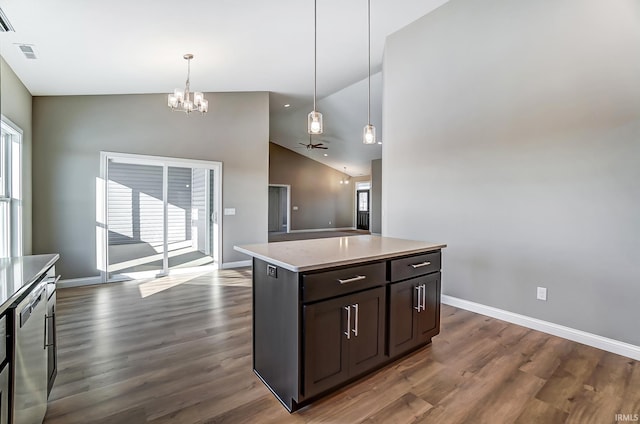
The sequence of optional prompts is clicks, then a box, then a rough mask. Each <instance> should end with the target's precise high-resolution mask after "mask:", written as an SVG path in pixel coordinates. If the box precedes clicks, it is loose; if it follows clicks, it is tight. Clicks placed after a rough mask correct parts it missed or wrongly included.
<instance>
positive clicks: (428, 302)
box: [389, 272, 440, 357]
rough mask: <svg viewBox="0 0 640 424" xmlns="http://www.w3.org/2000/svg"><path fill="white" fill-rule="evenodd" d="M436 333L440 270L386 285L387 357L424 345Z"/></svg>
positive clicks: (438, 328)
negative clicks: (387, 301) (387, 289)
mask: <svg viewBox="0 0 640 424" xmlns="http://www.w3.org/2000/svg"><path fill="white" fill-rule="evenodd" d="M439 332H440V273H439V272H436V273H433V274H428V275H425V276H422V277H416V278H412V279H410V280H406V281H402V282H399V283H394V284H390V285H389V356H390V357H395V356H398V355H400V354H402V353H404V352H407V351H409V350H411V349H414V348H416V347H417V346H420V345H422V344H425V343H427V342H429V341H430V340H431V338H432V337H433V336H435V335H436V334H438V333H439Z"/></svg>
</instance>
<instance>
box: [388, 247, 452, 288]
mask: <svg viewBox="0 0 640 424" xmlns="http://www.w3.org/2000/svg"><path fill="white" fill-rule="evenodd" d="M441 256H442V255H441V253H440V251H437V252H430V253H424V254H421V255H414V256H408V257H405V258H400V259H393V260H391V261H390V265H389V280H390V281H402V280H406V279H408V278H413V277H418V276H420V275H425V274H429V273H432V272H437V271H440V267H441V264H442V260H441Z"/></svg>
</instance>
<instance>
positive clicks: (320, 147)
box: [314, 146, 329, 150]
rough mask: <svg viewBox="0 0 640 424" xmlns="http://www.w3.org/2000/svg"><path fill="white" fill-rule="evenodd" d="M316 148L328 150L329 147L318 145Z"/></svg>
mask: <svg viewBox="0 0 640 424" xmlns="http://www.w3.org/2000/svg"><path fill="white" fill-rule="evenodd" d="M314 149H323V150H328V149H329V148H328V147H322V146H317V147H314Z"/></svg>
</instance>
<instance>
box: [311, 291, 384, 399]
mask: <svg viewBox="0 0 640 424" xmlns="http://www.w3.org/2000/svg"><path fill="white" fill-rule="evenodd" d="M384 314H385V290H384V287H378V288H375V289H369V290H365V291H363V292H360V293H356V294H352V295H348V296H341V297H338V298H335V299H331V300H325V301H322V302H318V303H314V304H311V305H305V306H304V307H303V320H304V336H303V337H304V348H305V356H304V359H303V362H304V395H305V396H307V397H309V396H314V395H316V394H319V393H321V392H323V391H325V390H327V389H330V388H332V387H335V386H337V385H338V384H340V383H342V382H344V381H346V380H348V379H349V378H351V377H354V376H357V375H359V374H361V373H363V372H366V371H368V370H370V369H371V368H373V367H375V366H376V365H378V364H379V363H381V362H382V361H383V360H384V322H385V319H384Z"/></svg>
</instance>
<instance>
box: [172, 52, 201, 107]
mask: <svg viewBox="0 0 640 424" xmlns="http://www.w3.org/2000/svg"><path fill="white" fill-rule="evenodd" d="M183 57H184V58H185V59H186V60H187V83H186V85H185V88H184V90H181V89H179V88H176V89H175V90H174V91H173V94H169V98H168V102H167V104H168V106H169V107H170V108H171V110H179V111H180V112H184V113H186V114H187V115H188V114H190V113H191V112H193V111H194V110H197V111H198V112H200V113H202V114H204V113H206V112H207V111H208V110H209V101H208V100H205V98H204V94H202V93H201V92H199V91H195V92H193V93H191V92H190V91H189V77H190V76H191V59H193V55H192V54H190V53H187V54H185V55H184V56H183ZM192 94H193V99H192V98H191V95H192Z"/></svg>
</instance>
